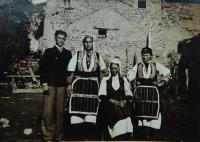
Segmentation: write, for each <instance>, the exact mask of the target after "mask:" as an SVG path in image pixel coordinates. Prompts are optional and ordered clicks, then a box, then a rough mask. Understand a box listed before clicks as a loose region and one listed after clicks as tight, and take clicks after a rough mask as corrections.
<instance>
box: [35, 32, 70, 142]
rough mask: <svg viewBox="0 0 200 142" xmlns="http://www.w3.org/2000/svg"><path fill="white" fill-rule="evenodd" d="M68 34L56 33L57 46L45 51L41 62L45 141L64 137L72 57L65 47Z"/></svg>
mask: <svg viewBox="0 0 200 142" xmlns="http://www.w3.org/2000/svg"><path fill="white" fill-rule="evenodd" d="M66 37H67V34H66V33H65V32H64V31H61V30H57V31H56V32H55V43H56V45H55V46H54V47H52V48H48V49H46V50H45V52H44V54H43V56H42V59H41V60H40V66H39V73H40V80H41V84H42V86H43V90H44V110H43V120H42V132H43V138H44V140H45V141H46V140H48V141H54V140H56V141H59V140H61V139H62V137H63V118H64V94H65V86H66V84H67V77H68V76H69V73H68V72H67V66H68V63H69V61H70V59H71V57H72V54H71V52H70V51H69V50H67V49H65V48H64V47H63V45H64V43H65V40H66Z"/></svg>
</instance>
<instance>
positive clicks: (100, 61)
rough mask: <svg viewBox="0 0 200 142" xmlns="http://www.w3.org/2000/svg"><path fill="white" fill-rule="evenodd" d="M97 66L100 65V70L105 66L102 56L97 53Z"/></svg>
mask: <svg viewBox="0 0 200 142" xmlns="http://www.w3.org/2000/svg"><path fill="white" fill-rule="evenodd" d="M99 66H100V70H101V71H102V70H104V69H105V68H106V64H105V62H104V60H103V58H102V57H101V56H100V55H99Z"/></svg>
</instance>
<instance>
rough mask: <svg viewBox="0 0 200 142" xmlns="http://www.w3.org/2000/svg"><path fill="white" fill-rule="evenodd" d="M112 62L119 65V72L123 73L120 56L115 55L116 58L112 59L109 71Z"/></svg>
mask: <svg viewBox="0 0 200 142" xmlns="http://www.w3.org/2000/svg"><path fill="white" fill-rule="evenodd" d="M111 63H113V64H118V65H119V74H120V75H121V66H122V65H121V62H120V60H119V58H118V57H115V58H114V59H112V60H110V62H109V71H110V65H111Z"/></svg>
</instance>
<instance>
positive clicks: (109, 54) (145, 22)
mask: <svg viewBox="0 0 200 142" xmlns="http://www.w3.org/2000/svg"><path fill="white" fill-rule="evenodd" d="M145 3H146V8H138V7H139V5H138V0H72V1H71V4H70V6H71V7H67V6H64V5H63V0H49V1H47V8H46V14H45V21H44V37H43V42H42V44H41V45H40V48H43V49H45V48H48V47H51V46H53V44H54V40H53V36H54V32H55V31H56V30H58V29H61V30H64V31H66V32H67V34H68V38H67V41H66V45H65V47H67V48H68V49H70V50H72V51H73V52H75V51H77V50H80V49H81V46H82V43H81V39H82V37H83V36H84V35H86V34H92V35H94V36H95V37H96V44H95V48H96V50H97V51H99V52H100V54H101V55H102V56H103V58H104V59H105V60H106V62H107V63H108V61H109V60H110V59H111V58H113V57H114V56H119V57H120V60H121V62H122V64H123V70H124V71H126V70H127V69H128V68H131V67H132V65H133V60H134V55H136V57H137V58H138V60H140V50H141V48H143V47H144V46H145V45H146V37H147V34H148V33H149V34H150V47H151V48H152V49H153V50H154V60H157V61H159V62H161V63H164V64H167V54H169V53H170V52H173V51H176V50H177V44H178V42H179V41H181V40H183V39H185V38H190V37H193V36H194V35H196V34H197V33H199V32H200V25H199V23H200V4H182V3H167V2H164V1H163V0H145ZM94 27H96V28H94ZM98 28H103V29H108V30H107V36H106V37H102V36H100V35H98ZM112 29H116V30H112Z"/></svg>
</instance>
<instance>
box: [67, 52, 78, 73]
mask: <svg viewBox="0 0 200 142" xmlns="http://www.w3.org/2000/svg"><path fill="white" fill-rule="evenodd" d="M76 64H77V53H76V54H74V55H73V56H72V58H71V60H70V61H69V64H68V67H67V70H68V71H72V72H73V71H75V69H76Z"/></svg>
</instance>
